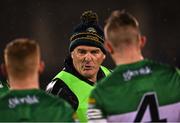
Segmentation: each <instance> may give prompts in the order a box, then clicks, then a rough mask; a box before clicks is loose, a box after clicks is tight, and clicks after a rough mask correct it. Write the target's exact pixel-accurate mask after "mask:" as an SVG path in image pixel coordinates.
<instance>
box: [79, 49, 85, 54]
mask: <svg viewBox="0 0 180 123" xmlns="http://www.w3.org/2000/svg"><path fill="white" fill-rule="evenodd" d="M78 53H79V54H86V51H84V50H79V51H78Z"/></svg>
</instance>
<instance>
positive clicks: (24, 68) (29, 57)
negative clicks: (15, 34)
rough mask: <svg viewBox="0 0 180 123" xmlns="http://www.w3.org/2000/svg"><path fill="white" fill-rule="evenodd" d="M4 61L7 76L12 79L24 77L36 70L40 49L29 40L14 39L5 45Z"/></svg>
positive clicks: (35, 43)
mask: <svg viewBox="0 0 180 123" xmlns="http://www.w3.org/2000/svg"><path fill="white" fill-rule="evenodd" d="M4 60H5V65H6V67H7V69H8V74H10V75H11V76H14V77H21V78H23V77H26V76H27V75H29V74H33V72H35V71H36V69H37V65H38V60H40V47H39V45H38V43H37V42H36V41H34V40H31V39H25V38H20V39H15V40H13V41H11V42H10V43H8V44H7V46H6V48H5V50H4Z"/></svg>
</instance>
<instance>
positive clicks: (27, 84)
mask: <svg viewBox="0 0 180 123" xmlns="http://www.w3.org/2000/svg"><path fill="white" fill-rule="evenodd" d="M4 59H5V67H4V68H5V69H6V71H7V76H8V81H9V84H10V87H11V88H10V91H9V92H8V93H6V94H5V95H3V96H2V97H1V98H0V121H1V122H2V121H3V122H5V121H8V122H20V121H21V122H36V121H38V122H45V121H49V122H54V121H56V122H60V121H64V122H67V121H73V119H72V115H73V109H72V108H71V106H70V105H69V104H67V103H66V102H64V100H62V99H58V98H56V97H54V96H51V95H48V94H47V93H45V92H44V91H42V90H40V89H39V84H38V80H39V73H41V72H42V71H43V66H44V65H43V62H42V61H41V60H40V48H39V45H38V44H37V43H36V42H35V41H33V40H31V39H16V40H14V41H12V42H10V43H9V44H8V45H7V46H6V48H5V51H4Z"/></svg>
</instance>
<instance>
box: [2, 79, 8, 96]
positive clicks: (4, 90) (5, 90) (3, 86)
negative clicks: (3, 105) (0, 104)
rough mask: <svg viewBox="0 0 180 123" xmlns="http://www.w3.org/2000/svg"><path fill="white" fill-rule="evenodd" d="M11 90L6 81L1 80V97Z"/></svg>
mask: <svg viewBox="0 0 180 123" xmlns="http://www.w3.org/2000/svg"><path fill="white" fill-rule="evenodd" d="M8 90H9V87H8V84H7V82H6V81H3V80H0V96H2V95H4V94H5V93H6V92H7V91H8Z"/></svg>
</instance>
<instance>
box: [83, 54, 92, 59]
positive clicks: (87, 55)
mask: <svg viewBox="0 0 180 123" xmlns="http://www.w3.org/2000/svg"><path fill="white" fill-rule="evenodd" d="M85 60H86V61H90V60H92V54H91V53H87V54H86V55H85Z"/></svg>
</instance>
